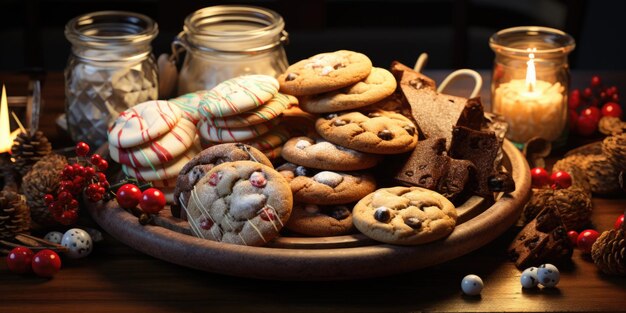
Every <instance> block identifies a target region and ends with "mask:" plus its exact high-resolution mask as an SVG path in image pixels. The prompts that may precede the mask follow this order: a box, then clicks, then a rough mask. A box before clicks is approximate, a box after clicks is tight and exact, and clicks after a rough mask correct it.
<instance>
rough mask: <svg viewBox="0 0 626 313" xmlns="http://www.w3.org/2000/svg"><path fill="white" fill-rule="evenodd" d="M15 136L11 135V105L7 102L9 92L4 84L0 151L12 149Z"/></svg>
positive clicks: (0, 111)
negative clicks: (7, 92)
mask: <svg viewBox="0 0 626 313" xmlns="http://www.w3.org/2000/svg"><path fill="white" fill-rule="evenodd" d="M11 146H13V137H12V136H11V125H10V124H9V106H8V104H7V94H6V90H5V88H4V85H2V98H1V99H0V153H5V152H9V151H11Z"/></svg>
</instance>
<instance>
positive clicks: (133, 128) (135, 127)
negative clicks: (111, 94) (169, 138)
mask: <svg viewBox="0 0 626 313" xmlns="http://www.w3.org/2000/svg"><path fill="white" fill-rule="evenodd" d="M181 115H182V111H181V110H180V109H179V108H178V106H176V105H174V104H173V103H171V102H168V101H163V100H151V101H146V102H143V103H140V104H138V105H136V106H134V107H132V108H129V109H127V110H126V111H124V112H122V113H120V115H119V116H118V117H117V118H116V119H115V121H114V122H113V125H111V127H110V128H109V136H108V137H109V144H110V145H112V146H115V147H118V148H131V147H134V146H138V145H141V144H144V143H146V142H150V141H152V140H154V139H155V138H158V137H161V136H163V135H164V134H166V133H168V132H169V131H171V130H172V129H173V128H174V126H176V124H177V123H178V121H179V120H180V118H181Z"/></svg>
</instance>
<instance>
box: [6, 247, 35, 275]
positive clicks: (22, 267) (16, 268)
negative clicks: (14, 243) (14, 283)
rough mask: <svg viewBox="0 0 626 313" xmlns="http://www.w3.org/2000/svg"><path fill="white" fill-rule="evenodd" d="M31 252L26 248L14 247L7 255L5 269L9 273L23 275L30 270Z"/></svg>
mask: <svg viewBox="0 0 626 313" xmlns="http://www.w3.org/2000/svg"><path fill="white" fill-rule="evenodd" d="M32 260H33V251H31V250H30V249H28V248H26V247H16V248H13V250H11V252H10V253H9V255H7V267H8V268H9V270H10V271H11V272H14V273H18V274H24V273H28V272H30V271H31V270H32V267H31V262H32Z"/></svg>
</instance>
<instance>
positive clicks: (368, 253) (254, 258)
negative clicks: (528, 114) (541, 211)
mask: <svg viewBox="0 0 626 313" xmlns="http://www.w3.org/2000/svg"><path fill="white" fill-rule="evenodd" d="M503 151H504V158H503V165H504V167H505V168H506V169H507V170H508V171H510V172H511V174H512V176H513V179H514V180H515V184H516V190H515V191H514V192H512V193H509V194H499V195H498V197H497V201H496V202H495V203H494V204H492V205H488V204H487V203H485V202H486V201H483V199H482V198H479V197H472V198H470V199H469V200H468V201H466V202H465V203H464V204H463V205H461V206H459V207H458V208H457V210H458V213H459V220H458V224H457V226H456V228H455V229H454V231H453V232H452V234H450V236H448V237H446V238H445V239H442V240H438V241H435V242H431V243H428V244H424V245H418V246H395V245H389V244H383V243H379V242H376V241H374V240H371V239H369V238H367V237H366V236H364V235H362V234H355V235H348V236H335V237H321V238H313V237H280V238H278V239H276V240H274V241H272V242H271V243H270V244H268V245H267V246H265V247H250V246H240V245H233V244H226V243H221V242H215V241H210V240H205V239H200V238H197V237H194V236H191V235H189V234H190V233H191V231H190V230H189V227H188V225H187V223H186V222H184V221H181V220H179V219H176V218H173V217H171V215H169V213H167V211H169V210H164V213H163V214H162V215H160V216H159V217H158V218H157V219H156V224H157V225H146V226H142V225H140V224H139V222H138V219H137V217H135V216H133V215H132V214H130V213H128V212H127V211H125V210H123V209H121V208H119V207H118V206H117V202H116V201H109V202H107V203H97V204H92V205H90V206H88V210H89V212H90V214H91V216H92V217H93V219H94V220H95V221H96V222H97V223H98V224H99V225H100V226H101V227H102V228H103V229H104V230H105V231H107V232H108V233H109V234H111V235H112V236H114V237H115V238H117V239H118V240H120V241H121V242H123V243H125V244H127V245H129V246H130V247H132V248H134V249H136V250H139V251H141V252H143V253H146V254H148V255H151V256H154V257H156V258H159V259H162V260H165V261H168V262H171V263H175V264H179V265H183V266H187V267H191V268H195V269H199V270H203V271H208V272H214V273H220V274H227V275H234V276H242V277H251V278H262V279H272V280H344V279H356V278H369V277H377V276H386V275H391V274H396V273H401V272H407V271H411V270H416V269H419V268H423V267H428V266H432V265H435V264H439V263H442V262H445V261H448V260H451V259H454V258H457V257H459V256H462V255H464V254H467V253H469V252H471V251H473V250H475V249H478V248H480V247H482V246H483V245H485V244H487V243H488V242H490V241H492V240H493V239H495V238H496V237H498V236H499V235H500V234H502V233H503V232H504V231H505V230H507V229H508V228H509V227H510V226H511V225H513V224H514V223H515V221H517V219H518V217H519V214H520V213H521V210H522V208H523V206H524V204H525V203H526V201H527V200H528V197H529V196H530V170H529V168H528V164H527V163H526V160H525V159H524V157H523V156H522V154H521V153H520V151H519V150H518V149H517V148H515V146H514V145H513V144H512V143H510V142H509V141H508V140H505V141H504V144H503Z"/></svg>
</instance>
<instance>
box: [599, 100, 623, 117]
mask: <svg viewBox="0 0 626 313" xmlns="http://www.w3.org/2000/svg"><path fill="white" fill-rule="evenodd" d="M602 116H613V117H618V118H622V107H620V106H619V104H617V103H615V102H607V103H605V104H604V105H603V106H602Z"/></svg>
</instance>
